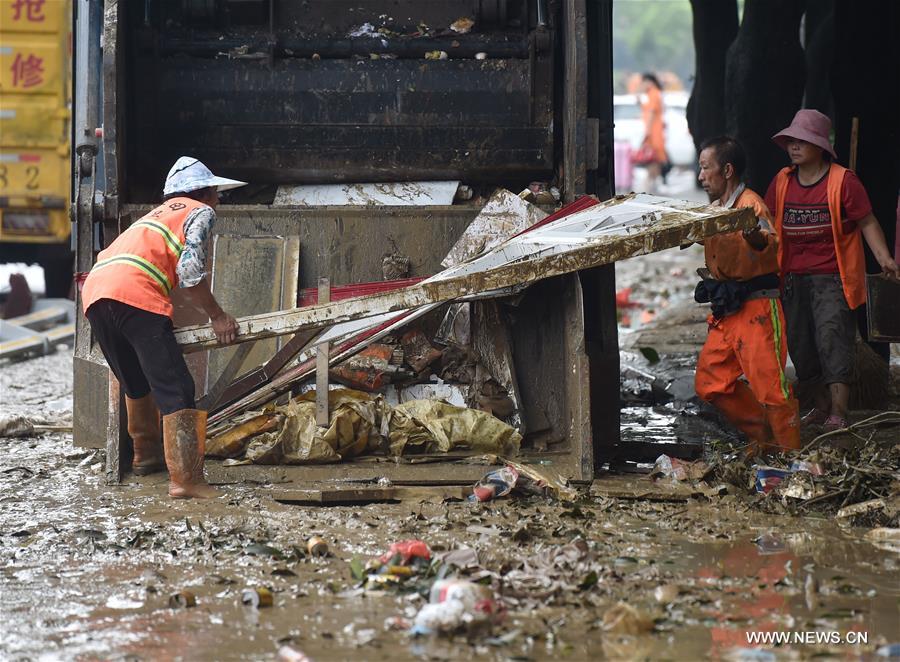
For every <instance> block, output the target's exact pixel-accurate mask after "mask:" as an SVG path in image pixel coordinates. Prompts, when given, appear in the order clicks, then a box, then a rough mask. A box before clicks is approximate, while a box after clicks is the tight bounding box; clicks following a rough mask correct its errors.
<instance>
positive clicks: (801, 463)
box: [791, 460, 825, 476]
mask: <svg viewBox="0 0 900 662" xmlns="http://www.w3.org/2000/svg"><path fill="white" fill-rule="evenodd" d="M791 471H805V472H807V473H810V474H812V475H813V476H823V475H824V474H825V470H824V469H823V468H822V465H821V464H819V463H818V462H806V461H805V460H794V461H793V462H791Z"/></svg>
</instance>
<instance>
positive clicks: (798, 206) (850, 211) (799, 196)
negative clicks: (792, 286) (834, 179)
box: [766, 170, 872, 274]
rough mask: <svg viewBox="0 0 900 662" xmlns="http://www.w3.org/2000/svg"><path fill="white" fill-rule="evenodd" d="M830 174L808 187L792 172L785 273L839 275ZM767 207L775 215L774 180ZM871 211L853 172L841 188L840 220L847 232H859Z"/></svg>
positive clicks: (783, 235)
mask: <svg viewBox="0 0 900 662" xmlns="http://www.w3.org/2000/svg"><path fill="white" fill-rule="evenodd" d="M827 179H828V172H827V171H826V173H825V174H824V175H822V178H821V179H820V180H819V181H817V182H816V183H815V184H810V185H809V186H805V185H803V184H801V183H800V182H799V181H797V173H796V171H795V172H792V173H791V174H790V179H789V180H788V188H787V193H786V194H785V198H784V219H783V220H782V230H781V237H780V238H779V239H780V241H781V242H782V245H783V246H784V256H783V259H782V265H781V266H782V268H781V271H782V273H783V274H788V273H797V274H836V273H838V272H839V270H838V263H837V253H836V252H835V250H834V234H832V229H831V213H830V212H829V211H828V197H827ZM766 205H767V206H768V207H769V209H771V210H772V211H773V213H774V212H775V180H772V183H771V184H769V190H768V191H767V192H766ZM871 212H872V204H871V203H870V202H869V196H868V195H867V194H866V189H865V188H864V187H863V185H862V182H860V181H859V177H857V176H856V174H855V173H854V172H851V171H850V170H848V171H847V174H846V175H845V176H844V182H843V185H842V187H841V218H842V221H843V226H844V232H845V233H850V232H853V231H855V230H856V222H857V221H859V220H862V219H863V218H865V217H866V216H868V215H869V214H870V213H871Z"/></svg>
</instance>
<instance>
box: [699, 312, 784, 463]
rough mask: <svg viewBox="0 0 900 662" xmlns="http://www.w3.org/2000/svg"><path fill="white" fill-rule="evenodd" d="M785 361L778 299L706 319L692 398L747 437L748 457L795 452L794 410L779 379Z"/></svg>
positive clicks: (782, 328) (781, 379)
mask: <svg viewBox="0 0 900 662" xmlns="http://www.w3.org/2000/svg"><path fill="white" fill-rule="evenodd" d="M786 358H787V340H786V337H785V334H784V313H783V312H782V310H781V301H779V300H778V299H751V300H750V301H746V302H744V305H743V306H742V307H741V309H740V310H739V311H738V312H736V313H734V314H733V315H729V316H728V317H725V318H724V319H720V320H716V319H715V318H713V317H712V316H710V318H709V335H708V336H707V338H706V343H705V344H704V345H703V349H702V350H701V351H700V358H699V360H698V362H697V372H696V375H695V379H694V385H695V387H696V389H697V395H698V396H700V398H701V399H702V400H705V401H706V402H709V403H711V404H712V405H713V406H715V407H716V408H717V409H718V410H719V411H721V412H722V414H724V415H725V418H727V419H728V421H729V422H730V423H731V424H732V425H734V426H735V427H736V428H738V429H740V430H741V431H742V432H744V433H745V434H746V435H747V437H748V438H749V440H750V450H751V452H756V451H761V450H764V449H765V448H766V447H770V448H771V447H774V448H775V449H777V450H790V449H797V448H800V427H799V405H798V403H797V399H796V398H795V397H794V395H793V393H792V391H791V386H790V384H789V383H788V380H787V377H786V376H785V374H784V364H785V360H786ZM742 374H743V375H744V376H746V378H747V381H748V382H749V386H748V385H747V384H745V383H744V382H743V381H741V380H740V377H741V375H742Z"/></svg>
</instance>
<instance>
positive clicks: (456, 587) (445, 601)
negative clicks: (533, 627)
mask: <svg viewBox="0 0 900 662" xmlns="http://www.w3.org/2000/svg"><path fill="white" fill-rule="evenodd" d="M503 613H504V610H503V607H502V605H501V604H500V603H499V602H497V601H496V600H495V599H494V593H493V591H491V589H490V588H489V587H488V586H485V585H483V584H475V583H473V582H470V581H466V580H461V579H441V580H438V581H436V582H435V583H434V584H433V585H432V587H431V593H430V598H429V602H428V604H426V605H424V606H423V607H422V608H421V609H420V610H419V613H418V614H416V618H415V621H414V622H413V626H412V630H411V632H412V634H414V635H428V634H452V633H454V632H457V631H459V630H466V631H468V632H469V633H472V632H473V631H475V630H480V629H489V628H490V626H491V625H492V624H494V623H496V622H499V621H500V620H502V617H503Z"/></svg>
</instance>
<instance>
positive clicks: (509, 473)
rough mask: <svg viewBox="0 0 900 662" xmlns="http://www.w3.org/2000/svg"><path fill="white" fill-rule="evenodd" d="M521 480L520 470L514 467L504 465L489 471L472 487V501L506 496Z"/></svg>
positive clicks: (470, 498)
mask: <svg viewBox="0 0 900 662" xmlns="http://www.w3.org/2000/svg"><path fill="white" fill-rule="evenodd" d="M518 480H519V472H518V471H516V470H515V469H513V468H512V467H503V468H501V469H496V470H494V471H489V472H488V473H487V474H485V475H484V477H483V478H482V479H481V480H479V481H478V482H477V483H475V487H474V488H472V496H470V497H469V500H470V501H490V500H492V499H497V498H499V497H504V496H506V495H507V494H509V493H510V492H512V490H513V488H514V487H515V486H516V482H517V481H518Z"/></svg>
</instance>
